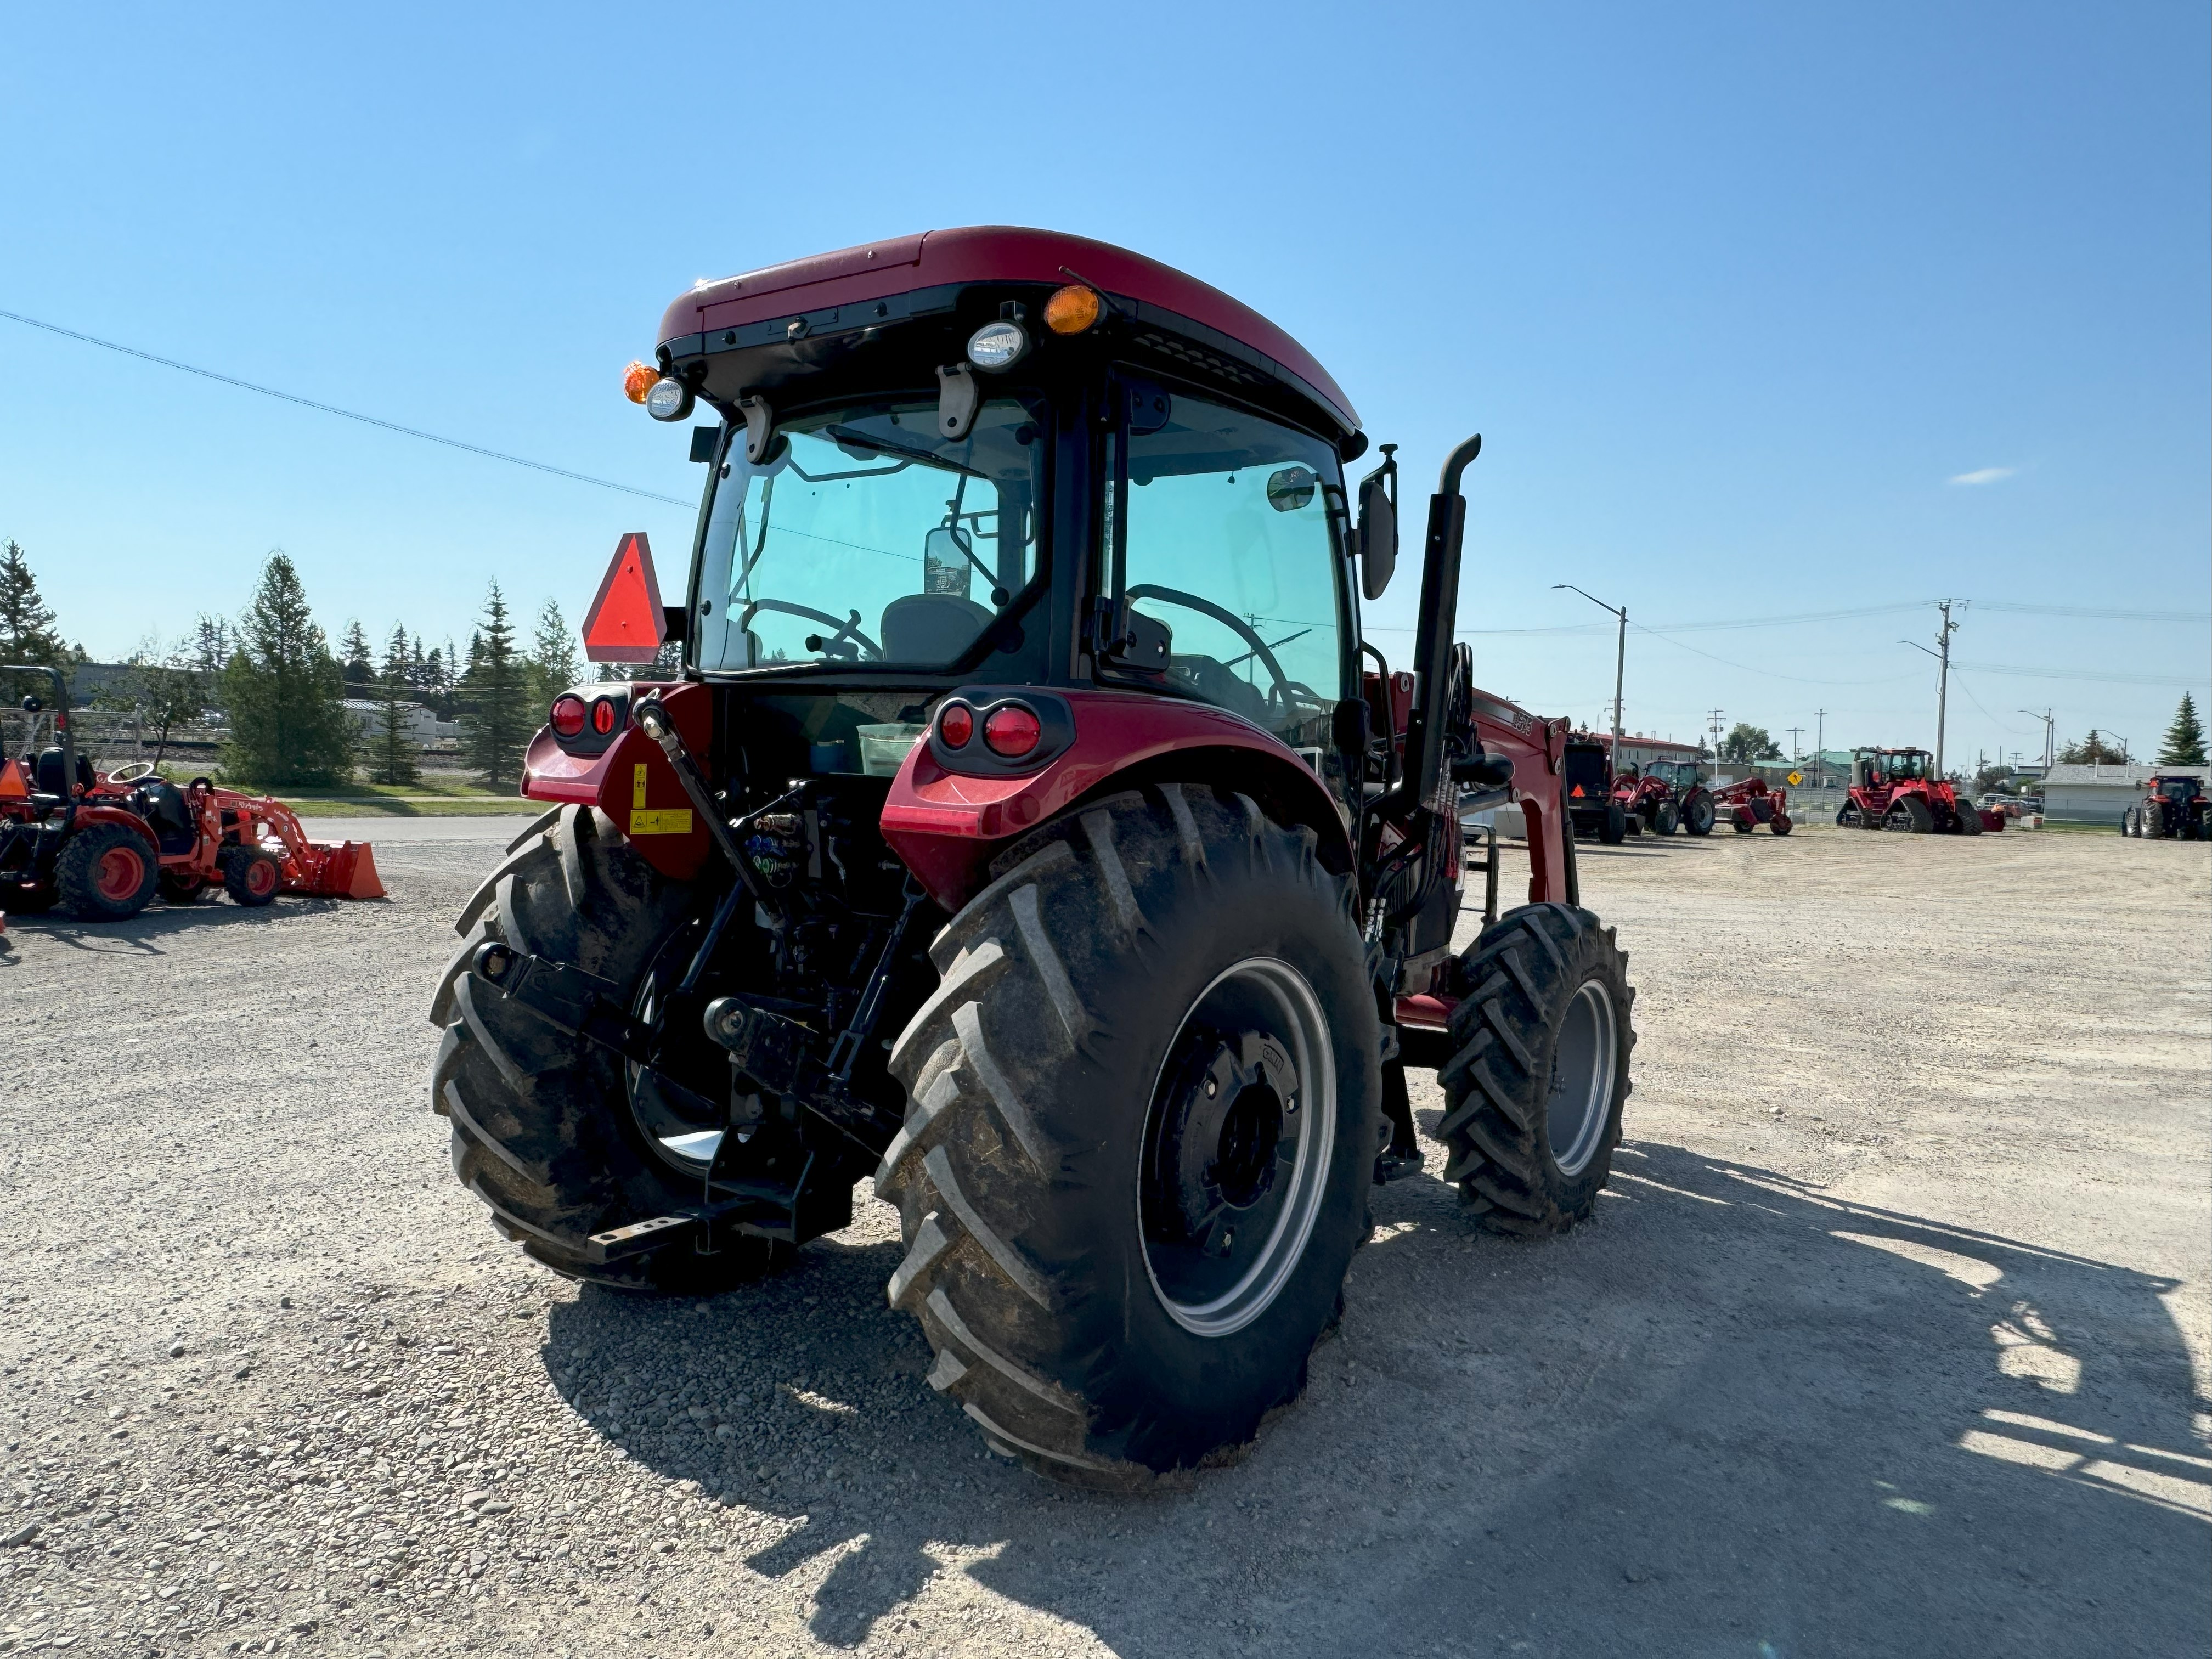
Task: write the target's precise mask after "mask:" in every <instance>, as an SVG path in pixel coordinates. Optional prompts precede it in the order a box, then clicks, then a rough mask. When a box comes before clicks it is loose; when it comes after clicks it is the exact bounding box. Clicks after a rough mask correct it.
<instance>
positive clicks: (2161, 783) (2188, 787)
mask: <svg viewBox="0 0 2212 1659" xmlns="http://www.w3.org/2000/svg"><path fill="white" fill-rule="evenodd" d="M2150 784H2151V793H2153V794H2154V795H2160V796H2163V797H2164V798H2165V799H2167V800H2170V801H2172V802H2173V803H2174V804H2175V805H2178V806H2185V805H2188V804H2189V803H2190V802H2191V801H2193V800H2202V799H2203V798H2204V780H2203V778H2200V777H2198V776H2197V775H2195V774H2193V773H2191V774H2186V775H2181V776H2178V777H2175V776H2167V775H2160V776H2158V777H2154V778H2153V779H2152V780H2151V781H2150Z"/></svg>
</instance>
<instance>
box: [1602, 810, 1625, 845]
mask: <svg viewBox="0 0 2212 1659" xmlns="http://www.w3.org/2000/svg"><path fill="white" fill-rule="evenodd" d="M1627 834H1628V814H1627V813H1626V812H1624V811H1621V810H1620V807H1618V806H1608V807H1607V808H1606V809H1605V827H1604V828H1603V829H1601V830H1599V831H1598V832H1597V838H1598V839H1599V840H1600V841H1601V842H1604V843H1605V844H1606V845H1607V847H1618V846H1620V843H1621V842H1622V841H1623V840H1624V839H1625V838H1626V836H1627Z"/></svg>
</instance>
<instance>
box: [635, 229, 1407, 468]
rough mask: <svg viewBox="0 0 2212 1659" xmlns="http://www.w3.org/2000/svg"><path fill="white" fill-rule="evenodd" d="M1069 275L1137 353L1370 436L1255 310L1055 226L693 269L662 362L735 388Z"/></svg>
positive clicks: (1308, 360)
mask: <svg viewBox="0 0 2212 1659" xmlns="http://www.w3.org/2000/svg"><path fill="white" fill-rule="evenodd" d="M1069 283H1081V284H1083V285H1085V286H1087V287H1091V288H1095V289H1097V290H1098V291H1099V292H1100V293H1102V294H1103V295H1104V296H1105V298H1106V301H1107V307H1108V311H1109V317H1110V319H1111V320H1112V321H1113V322H1114V323H1115V325H1117V326H1118V327H1119V329H1120V330H1121V333H1122V335H1123V337H1126V338H1127V340H1128V342H1129V343H1130V344H1131V345H1132V347H1133V348H1134V349H1139V350H1141V351H1142V352H1144V353H1145V355H1146V356H1153V357H1157V358H1158V359H1160V360H1162V361H1163V362H1165V363H1167V364H1169V365H1170V366H1173V367H1175V368H1179V369H1180V370H1182V372H1185V373H1188V374H1194V375H1195V376H1196V377H1197V378H1200V379H1207V380H1226V381H1229V382H1231V383H1234V384H1240V385H1243V386H1247V387H1250V388H1257V389H1264V390H1266V391H1267V392H1273V393H1275V394H1277V396H1278V397H1279V396H1280V395H1281V394H1284V393H1287V394H1289V396H1290V398H1291V399H1292V400H1294V401H1296V402H1297V403H1299V404H1304V405H1305V406H1306V408H1307V409H1308V410H1309V411H1310V412H1309V416H1308V418H1309V419H1312V420H1315V421H1316V424H1319V425H1321V426H1322V428H1324V429H1332V430H1333V435H1334V437H1335V438H1336V440H1337V441H1338V443H1339V446H1340V448H1342V449H1344V450H1345V451H1346V453H1347V457H1348V456H1349V455H1356V454H1358V453H1359V451H1360V449H1362V448H1364V447H1365V446H1364V439H1362V438H1361V437H1360V435H1359V416H1358V413H1357V412H1356V411H1355V410H1353V409H1352V401H1351V399H1350V398H1347V397H1346V396H1345V394H1344V391H1343V388H1342V387H1340V386H1338V385H1337V383H1336V381H1335V380H1334V379H1333V378H1331V376H1330V374H1329V373H1328V370H1327V369H1325V368H1322V366H1321V364H1320V363H1319V362H1316V360H1315V359H1314V357H1313V356H1312V354H1310V352H1308V351H1307V350H1306V349H1305V348H1304V346H1302V345H1300V344H1299V343H1297V341H1296V340H1294V339H1292V338H1291V337H1290V336H1289V335H1288V334H1286V333H1285V332H1284V331H1282V330H1281V329H1280V328H1279V327H1277V326H1276V325H1274V324H1273V323H1271V322H1269V321H1268V320H1267V319H1266V318H1265V317H1262V316H1261V314H1260V313H1258V312H1256V311H1255V310H1253V309H1252V308H1251V307H1249V306H1247V305H1244V304H1243V303H1242V302H1241V301H1237V300H1233V299H1231V297H1230V296H1229V295H1226V294H1224V293H1223V292H1221V290H1220V289H1216V288H1212V287H1210V286H1209V285H1207V284H1206V283H1201V282H1200V281H1199V280H1198V279H1197V278H1196V277H1194V276H1188V275H1187V274H1185V273H1184V272H1182V271H1180V270H1176V269H1175V268H1174V267H1173V266H1171V265H1165V264H1161V263H1159V261H1158V260H1156V259H1148V258H1145V256H1144V255H1142V254H1139V253H1133V252H1129V251H1128V250H1127V249H1126V248H1120V247H1115V246H1113V245H1112V244H1110V243H1107V242H1096V241H1092V240H1090V239H1089V238H1087V237H1083V236H1070V235H1066V234H1062V233H1060V232H1058V231H1048V230H1027V229H1022V228H1014V227H1008V226H996V225H991V226H970V227H967V228H960V229H953V230H933V231H925V232H922V233H921V234H917V235H911V236H895V237H890V238H888V239H886V240H882V241H878V242H868V243H864V244H862V245H860V246H856V247H848V248H842V249H840V250H839V251H838V252H835V253H817V254H814V255H811V257H809V258H804V259H792V260H787V261H786V262H785V263H783V264H776V265H768V266H765V267H763V269H761V270H751V271H746V272H744V274H742V275H740V276H725V277H722V278H720V280H718V281H712V282H708V281H702V282H701V283H698V284H697V285H696V287H694V288H693V289H691V290H690V292H689V293H687V294H684V295H680V296H679V297H678V299H677V300H676V301H674V303H672V304H671V306H670V307H668V309H667V311H666V313H665V314H664V315H663V316H662V318H661V319H660V333H659V360H660V366H661V368H662V369H663V371H664V372H667V373H671V374H686V375H687V376H688V377H690V379H692V380H693V381H694V383H695V384H698V385H702V387H703V389H705V390H707V391H708V392H710V393H712V394H714V395H717V396H721V397H725V398H734V397H735V396H736V395H737V392H738V389H739V388H740V387H742V388H744V389H746V390H751V389H755V388H762V387H773V386H778V385H781V384H787V383H788V382H790V381H791V380H794V379H796V378H798V377H799V375H802V374H807V373H809V372H810V371H813V370H817V369H819V368H825V367H829V366H830V365H831V363H832V362H833V361H834V360H835V359H836V357H837V356H839V355H840V348H846V349H851V348H857V347H860V346H866V345H870V344H872V343H874V342H875V341H876V340H877V339H878V337H888V336H892V335H894V334H895V333H896V332H897V331H900V330H901V325H903V324H905V323H907V322H909V321H918V320H921V319H927V318H932V317H934V318H936V319H939V322H940V323H943V322H946V321H951V320H955V319H958V318H960V316H961V314H962V313H963V310H964V309H965V308H967V307H963V300H964V299H966V298H967V297H968V296H969V295H970V292H971V291H972V290H979V289H980V290H986V291H987V292H986V293H984V294H982V295H980V296H978V297H979V298H980V299H981V300H982V301H985V302H987V303H995V302H996V301H998V298H999V295H1000V294H1006V295H1017V294H1019V293H1020V292H1022V291H1023V290H1024V289H1028V290H1034V291H1035V297H1036V301H1038V302H1039V304H1040V305H1041V302H1042V299H1043V297H1044V296H1045V295H1048V293H1049V292H1050V291H1052V290H1054V289H1059V288H1061V287H1063V286H1066V284H1069ZM992 314H995V313H992ZM939 361H945V359H944V358H941V357H940V358H939Z"/></svg>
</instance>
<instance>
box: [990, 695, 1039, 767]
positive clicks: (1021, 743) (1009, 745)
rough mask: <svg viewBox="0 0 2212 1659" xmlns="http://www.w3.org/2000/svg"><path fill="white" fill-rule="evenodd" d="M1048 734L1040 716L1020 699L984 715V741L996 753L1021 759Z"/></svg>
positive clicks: (1009, 758)
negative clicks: (1040, 720) (1045, 732)
mask: <svg viewBox="0 0 2212 1659" xmlns="http://www.w3.org/2000/svg"><path fill="white" fill-rule="evenodd" d="M1043 735H1044V728H1043V727H1042V726H1040V725H1038V723H1037V717H1036V714H1034V713H1033V712H1031V711H1030V709H1028V708H1024V706H1023V705H1022V704H1020V703H1018V702H1006V703H1000V705H999V706H998V707H997V708H994V709H993V710H992V711H991V712H990V713H989V714H987V715H985V716H984V717H983V742H984V744H986V745H987V747H988V748H989V749H990V750H991V752H992V753H993V754H994V755H1000V756H1003V757H1005V758H1006V759H1007V760H1019V759H1021V757H1023V756H1024V755H1026V754H1028V753H1029V752H1030V750H1032V749H1035V748H1036V746H1037V739H1038V738H1041V737H1042V736H1043Z"/></svg>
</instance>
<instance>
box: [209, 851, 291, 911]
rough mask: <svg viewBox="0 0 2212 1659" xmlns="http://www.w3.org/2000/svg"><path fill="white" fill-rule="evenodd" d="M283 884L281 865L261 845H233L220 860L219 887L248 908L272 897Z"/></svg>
mask: <svg viewBox="0 0 2212 1659" xmlns="http://www.w3.org/2000/svg"><path fill="white" fill-rule="evenodd" d="M283 884H284V866H283V861H282V860H279V859H278V858H277V856H276V854H274V853H272V852H270V850H269V849H268V848H265V847H234V848H231V849H230V854H229V856H228V857H227V858H226V859H224V860H223V864H222V890H223V891H224V892H226V893H228V894H229V895H230V896H231V897H232V899H233V900H234V901H235V902H238V903H240V904H243V905H245V906H246V908H248V909H252V910H258V909H259V908H261V907H262V906H263V905H264V904H268V903H270V902H272V901H274V900H275V898H276V890H277V889H278V888H279V887H281V886H283Z"/></svg>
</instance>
